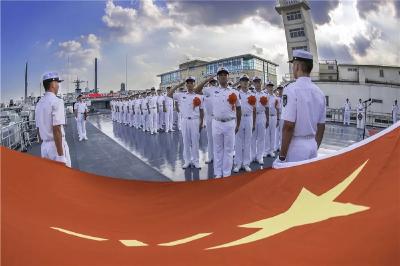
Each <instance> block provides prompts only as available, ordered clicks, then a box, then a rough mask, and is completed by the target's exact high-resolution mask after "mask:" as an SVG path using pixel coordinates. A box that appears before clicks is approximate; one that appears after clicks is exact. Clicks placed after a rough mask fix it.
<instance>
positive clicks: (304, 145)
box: [286, 136, 318, 162]
mask: <svg viewBox="0 0 400 266" xmlns="http://www.w3.org/2000/svg"><path fill="white" fill-rule="evenodd" d="M317 150H318V147H317V142H316V140H315V136H306V137H295V136H293V137H292V140H291V141H290V144H289V149H288V152H287V155H286V161H287V162H298V161H303V160H308V159H312V158H315V157H317Z"/></svg>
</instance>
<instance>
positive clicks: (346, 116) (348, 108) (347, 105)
mask: <svg viewBox="0 0 400 266" xmlns="http://www.w3.org/2000/svg"><path fill="white" fill-rule="evenodd" d="M343 111H344V114H343V125H348V126H349V125H350V111H351V104H350V102H349V99H346V102H345V103H344V107H343Z"/></svg>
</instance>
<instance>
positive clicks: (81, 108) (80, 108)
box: [74, 102, 88, 114]
mask: <svg viewBox="0 0 400 266" xmlns="http://www.w3.org/2000/svg"><path fill="white" fill-rule="evenodd" d="M74 109H75V110H76V112H77V113H78V114H83V113H85V112H87V111H88V108H87V105H86V103H85V102H76V103H75V105H74Z"/></svg>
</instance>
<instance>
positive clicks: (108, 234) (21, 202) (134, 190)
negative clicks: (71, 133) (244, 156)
mask: <svg viewBox="0 0 400 266" xmlns="http://www.w3.org/2000/svg"><path fill="white" fill-rule="evenodd" d="M367 142H369V143H367V144H365V145H362V146H360V147H357V148H355V149H353V148H349V149H348V150H347V151H345V152H343V153H341V154H338V155H335V156H331V157H329V158H326V159H323V160H314V161H312V162H310V163H307V164H302V165H298V166H295V167H289V168H283V169H267V170H260V171H256V172H251V173H246V174H243V175H240V176H232V177H229V178H224V179H218V180H208V181H198V182H190V183H161V182H160V183H157V182H155V183H151V182H141V181H130V180H122V179H114V178H107V177H102V176H96V175H92V174H88V173H84V172H79V171H77V170H74V169H69V168H66V167H64V166H62V165H60V164H59V163H56V162H53V161H48V160H43V159H40V158H36V157H32V156H30V155H26V154H22V153H18V152H15V151H10V150H8V149H5V148H1V157H2V158H1V159H2V175H1V179H2V180H1V181H2V182H1V192H2V201H1V202H2V203H1V204H2V206H1V207H2V236H1V237H2V265H185V266H186V265H399V264H400V255H399V254H400V253H399V238H400V229H399V228H400V227H399V224H400V221H399V210H400V207H399V192H400V191H399V174H400V168H399V158H400V146H399V145H400V129H399V128H394V127H392V128H391V129H388V130H385V131H384V132H383V133H378V134H376V135H375V136H373V137H371V138H369V140H368V141H367ZM21 165H24V167H21Z"/></svg>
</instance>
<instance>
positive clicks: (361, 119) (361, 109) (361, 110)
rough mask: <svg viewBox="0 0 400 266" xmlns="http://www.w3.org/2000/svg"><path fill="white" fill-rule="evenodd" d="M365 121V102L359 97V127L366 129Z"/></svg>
mask: <svg viewBox="0 0 400 266" xmlns="http://www.w3.org/2000/svg"><path fill="white" fill-rule="evenodd" d="M364 122H365V117H364V104H363V102H362V100H361V99H358V105H357V128H358V129H364Z"/></svg>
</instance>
